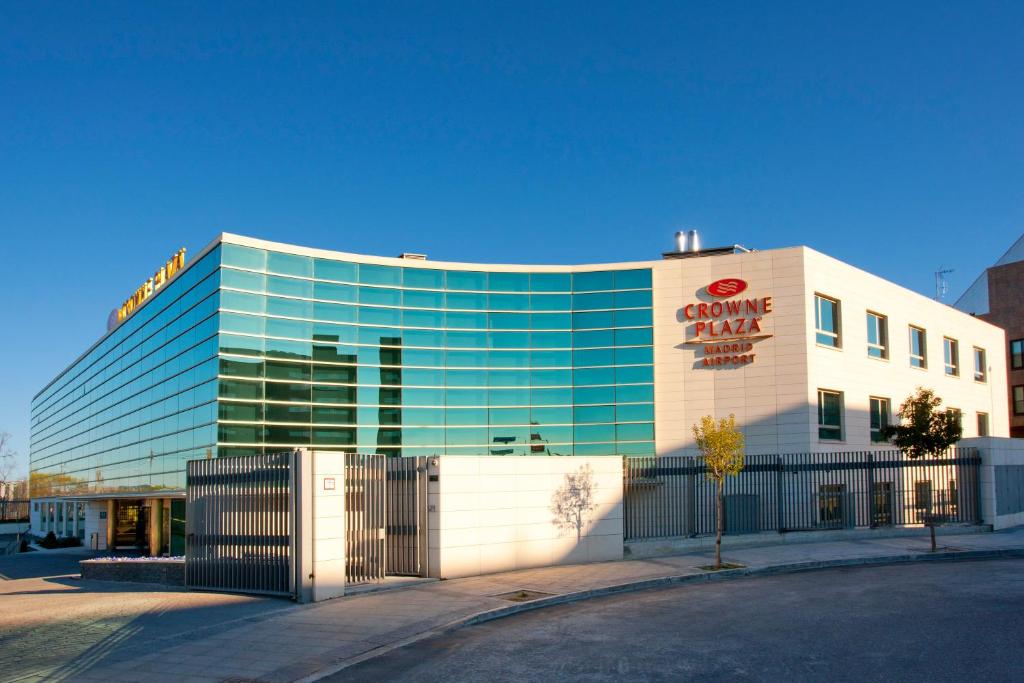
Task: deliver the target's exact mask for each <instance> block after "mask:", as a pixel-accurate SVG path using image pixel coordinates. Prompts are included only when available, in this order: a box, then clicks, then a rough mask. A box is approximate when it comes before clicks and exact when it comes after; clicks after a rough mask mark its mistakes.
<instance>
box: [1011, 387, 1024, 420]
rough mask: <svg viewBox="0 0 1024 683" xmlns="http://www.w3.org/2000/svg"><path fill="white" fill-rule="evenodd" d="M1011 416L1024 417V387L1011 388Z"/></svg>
mask: <svg viewBox="0 0 1024 683" xmlns="http://www.w3.org/2000/svg"><path fill="white" fill-rule="evenodd" d="M1013 414H1014V415H1024V385H1020V384H1018V385H1017V386H1015V387H1014V388H1013Z"/></svg>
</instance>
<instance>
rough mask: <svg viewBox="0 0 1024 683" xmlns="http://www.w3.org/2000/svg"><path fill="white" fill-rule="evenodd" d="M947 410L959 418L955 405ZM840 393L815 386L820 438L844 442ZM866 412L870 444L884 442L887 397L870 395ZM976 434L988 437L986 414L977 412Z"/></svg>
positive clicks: (1023, 398) (888, 417) (888, 419)
mask: <svg viewBox="0 0 1024 683" xmlns="http://www.w3.org/2000/svg"><path fill="white" fill-rule="evenodd" d="M1020 389H1021V403H1022V406H1021V407H1022V408H1024V387H1020ZM947 410H948V412H950V413H953V414H954V415H956V416H957V419H962V417H963V416H962V413H961V411H960V410H959V409H957V408H948V409H947ZM844 412H845V411H844V398H843V392H841V391H831V390H829V389H818V439H819V440H821V441H844V440H845V438H846V426H845V424H844V419H843V414H844ZM868 413H869V414H870V418H871V420H870V437H871V442H872V443H885V442H886V439H885V437H884V436H883V434H882V432H883V430H884V429H885V428H886V427H887V426H889V425H890V424H892V418H891V415H892V413H891V403H890V401H889V399H887V398H881V397H878V396H871V397H870V398H869V399H868ZM977 429H978V436H988V433H989V432H988V413H982V412H979V413H977Z"/></svg>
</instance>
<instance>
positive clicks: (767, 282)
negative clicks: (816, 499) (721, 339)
mask: <svg viewBox="0 0 1024 683" xmlns="http://www.w3.org/2000/svg"><path fill="white" fill-rule="evenodd" d="M802 258H803V250H802V249H800V248H792V249H779V250H773V251H764V252H753V253H749V254H730V255H725V256H714V257H706V258H690V259H678V260H667V261H664V262H663V263H661V264H655V265H654V271H653V277H654V319H655V323H654V363H655V365H654V368H655V379H654V392H655V394H654V397H655V399H654V400H655V419H656V424H655V440H656V447H657V453H658V455H677V454H687V455H693V454H695V450H694V448H693V436H692V434H691V433H690V428H691V426H692V425H694V424H695V423H697V422H698V421H699V420H700V418H701V417H702V416H704V415H714V416H716V417H725V416H727V415H729V414H730V413H731V414H733V415H735V416H736V420H737V422H738V423H739V425H740V426H741V428H742V429H743V431H744V435H745V437H746V441H747V452H749V453H751V454H754V453H779V452H795V451H806V450H808V449H807V443H808V440H809V438H810V433H809V431H808V415H809V410H810V407H809V406H808V405H807V402H806V393H807V391H806V387H807V348H806V343H805V329H806V327H807V320H806V313H805V306H804V298H805V296H804V279H803V260H802ZM724 277H737V278H741V279H743V280H745V281H747V283H748V288H747V290H746V291H744V292H742V293H740V294H738V295H737V296H736V298H738V299H739V298H742V299H746V298H762V297H772V312H771V313H769V314H767V315H764V316H762V317H761V319H760V324H761V328H762V332H763V333H764V334H766V335H771V336H770V337H769V338H767V339H760V340H757V341H754V342H752V344H753V349H752V351H751V353H753V354H755V359H754V361H753V362H752V363H749V364H745V365H741V366H723V367H711V368H709V367H704V366H703V364H702V363H703V351H702V348H703V346H702V345H701V344H687V343H686V341H687V340H689V339H693V338H695V337H696V331H695V329H694V325H693V323H691V322H689V321H687V320H686V318H685V317H684V315H683V309H684V307H685V306H686V305H687V304H690V303H696V302H709V301H711V300H712V299H711V298H709V297H708V296H707V295H706V294H705V293H704V288H705V287H707V285H708V284H710V283H711V282H713V281H715V280H718V279H720V278H724ZM812 320H813V318H812Z"/></svg>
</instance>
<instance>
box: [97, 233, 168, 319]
mask: <svg viewBox="0 0 1024 683" xmlns="http://www.w3.org/2000/svg"><path fill="white" fill-rule="evenodd" d="M184 267H185V247H182V248H181V249H179V250H178V252H177V253H176V254H174V256H172V257H171V258H169V259H168V260H167V263H165V264H163V265H162V266H160V267H159V268H158V269H157V270H156V272H155V273H153V276H152V277H150V278H149V279H147V280H146V281H145V282H143V283H142V284H141V285H140V286H139V288H138V289H136V290H135V292H134V293H133V294H132V295H131V296H130V297H128V298H127V299H125V301H124V303H123V304H121V306H120V307H119V308H117V309H116V310H115V311H113V312H112V313H111V314H110V318H108V319H107V330H108V331H109V330H112V329H113V328H115V327H117V326H118V325H120V324H121V323H123V322H124V321H125V320H127V319H128V317H129V316H131V314H132V313H134V312H135V309H136V308H138V307H139V306H141V305H142V302H144V301H145V300H146V299H148V298H149V297H151V296H153V294H154V293H155V292H156V291H158V290H159V289H160V288H161V287H163V286H164V285H165V284H167V283H168V282H170V281H171V279H172V278H173V277H174V276H175V275H177V274H178V271H180V270H181V269H182V268H184Z"/></svg>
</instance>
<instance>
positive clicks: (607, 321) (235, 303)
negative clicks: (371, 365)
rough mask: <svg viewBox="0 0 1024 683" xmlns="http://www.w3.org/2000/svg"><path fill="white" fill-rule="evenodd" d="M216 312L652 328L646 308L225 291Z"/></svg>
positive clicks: (454, 326) (380, 321)
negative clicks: (336, 299) (447, 305)
mask: <svg viewBox="0 0 1024 683" xmlns="http://www.w3.org/2000/svg"><path fill="white" fill-rule="evenodd" d="M221 310H224V311H233V312H240V313H250V314H256V315H267V316H271V317H277V318H287V319H297V318H298V319H303V320H313V321H319V322H328V323H342V324H350V325H354V324H357V323H358V324H360V325H372V326H377V327H381V326H383V327H412V328H426V329H438V330H444V329H449V330H595V329H608V328H613V327H643V326H650V325H651V324H653V323H652V318H651V309H650V308H625V309H615V310H605V311H583V312H574V313H552V312H546V313H488V312H484V311H433V310H425V309H420V308H408V309H403V308H395V307H390V308H384V307H376V306H357V305H353V304H335V303H331V302H324V301H309V300H307V299H285V298H282V297H276V296H268V297H264V296H262V295H257V294H245V293H243V292H232V291H226V290H225V291H224V292H222V293H221Z"/></svg>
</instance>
